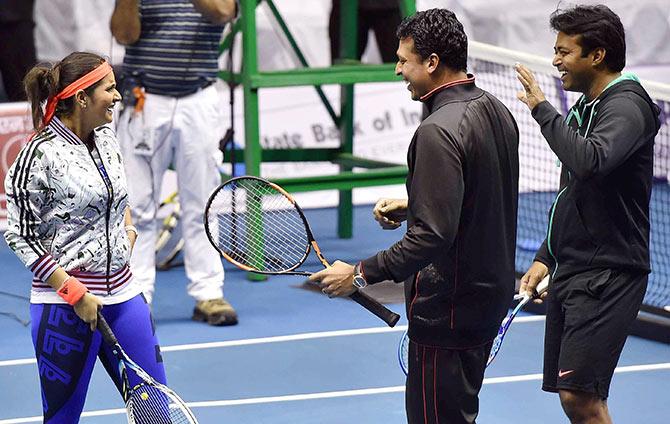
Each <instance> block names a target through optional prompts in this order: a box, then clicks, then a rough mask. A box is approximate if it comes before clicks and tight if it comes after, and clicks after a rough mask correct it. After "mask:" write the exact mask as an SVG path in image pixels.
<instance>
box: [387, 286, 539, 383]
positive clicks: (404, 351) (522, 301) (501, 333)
mask: <svg viewBox="0 0 670 424" xmlns="http://www.w3.org/2000/svg"><path fill="white" fill-rule="evenodd" d="M548 287H549V276H548V275H547V276H546V277H544V279H542V281H540V282H539V283H538V285H537V287H535V294H534V295H529V294H528V293H524V294H517V295H515V296H514V300H518V301H519V303H518V304H517V305H516V306H515V307H514V309H512V312H510V314H509V315H508V316H506V317H505V319H504V320H503V322H502V324H500V329H499V330H498V335H497V336H496V338H495V339H494V340H493V345H492V346H491V352H490V353H489V358H488V360H487V361H486V366H487V367H488V366H489V365H491V362H493V359H495V357H496V355H498V352H499V351H500V346H502V342H503V339H504V338H505V334H507V330H508V329H509V326H510V324H512V320H514V317H516V315H517V314H518V313H519V311H520V310H522V309H523V308H524V306H526V305H527V304H528V302H530V301H531V300H533V299H537V298H538V297H540V296H541V295H542V293H544V292H545V291H547V288H548ZM398 362H399V363H400V368H401V369H402V370H403V372H404V373H405V375H407V372H408V365H407V364H408V362H409V337H408V335H407V331H405V334H403V336H402V338H401V339H400V343H399V344H398Z"/></svg>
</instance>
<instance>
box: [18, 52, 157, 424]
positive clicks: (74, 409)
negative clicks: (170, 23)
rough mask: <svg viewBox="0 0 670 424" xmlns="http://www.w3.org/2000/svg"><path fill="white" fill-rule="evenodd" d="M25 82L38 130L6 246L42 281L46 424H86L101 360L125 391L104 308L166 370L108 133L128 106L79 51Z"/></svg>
mask: <svg viewBox="0 0 670 424" xmlns="http://www.w3.org/2000/svg"><path fill="white" fill-rule="evenodd" d="M24 84H25V88H26V94H27V97H28V100H29V101H30V102H31V104H32V117H33V124H34V126H35V130H36V133H35V134H34V135H33V137H32V139H31V140H30V141H29V142H28V144H27V145H26V146H25V147H24V148H23V149H22V150H21V152H20V153H19V155H18V157H17V158H16V161H15V162H14V163H13V164H12V166H11V168H10V170H9V173H8V174H7V177H6V179H5V191H6V193H7V211H8V216H7V221H8V229H7V231H6V232H5V239H6V240H7V244H8V245H9V247H10V248H11V249H12V250H13V251H14V253H15V254H16V255H17V256H18V257H19V259H20V260H21V261H22V262H23V263H24V264H25V265H26V267H28V268H29V269H30V270H31V271H32V273H33V279H32V290H31V296H30V314H31V318H32V337H33V343H34V345H35V353H36V358H37V366H38V370H39V375H40V383H41V387H42V405H43V410H44V422H45V423H59V424H60V423H76V422H78V421H79V416H80V414H81V411H82V409H83V407H84V399H85V397H86V391H87V388H88V383H89V380H90V377H91V373H92V371H93V366H94V364H95V360H96V357H97V356H99V357H100V358H101V361H102V362H103V365H104V366H105V368H106V369H107V372H108V373H109V375H110V376H111V377H112V379H113V380H114V382H115V383H116V385H117V387H121V382H120V381H119V375H118V369H117V367H116V366H115V365H112V364H116V363H117V362H116V361H115V360H114V357H113V354H112V352H111V351H110V350H109V348H108V347H107V346H106V344H105V343H102V341H101V336H100V333H99V332H98V331H96V324H97V313H98V310H100V311H101V313H102V315H103V316H104V317H105V319H106V321H107V322H108V323H109V324H110V326H111V327H112V329H113V331H114V333H115V334H116V336H117V338H118V339H119V341H120V343H121V344H122V345H123V346H124V349H125V350H126V351H127V352H128V354H129V355H130V356H131V357H132V358H133V359H134V360H135V361H136V362H137V363H138V364H139V365H140V366H141V367H142V368H144V369H145V370H146V371H147V372H149V373H150V374H151V375H152V376H153V377H154V378H156V379H157V380H158V381H160V382H165V371H164V369H163V364H162V360H161V358H160V349H159V347H158V341H157V339H156V336H155V334H154V332H153V328H152V324H151V317H150V312H149V308H148V306H147V304H146V302H145V301H144V298H143V296H142V294H141V289H140V288H139V287H138V286H137V285H136V284H134V283H133V281H132V274H131V272H130V269H129V267H128V263H129V259H130V254H131V251H132V246H133V244H134V243H135V238H136V237H137V232H136V230H135V228H134V227H133V226H132V223H131V221H130V211H129V208H128V201H127V200H128V194H127V190H126V177H125V174H124V168H123V162H122V158H121V154H120V152H119V146H118V143H117V140H116V135H115V134H114V132H113V131H112V130H111V129H110V128H109V127H108V126H106V124H109V123H110V122H112V116H113V109H114V106H115V105H116V103H117V102H119V101H120V100H121V96H120V95H119V92H118V91H117V90H116V82H115V79H114V73H113V72H112V68H111V66H109V64H108V63H107V62H106V61H105V60H104V59H103V58H102V57H100V56H98V55H95V54H92V53H81V52H77V53H72V54H70V55H69V56H67V57H66V58H64V59H63V60H62V61H61V62H59V63H57V64H56V65H54V66H53V67H45V66H40V65H38V66H35V67H34V68H33V69H31V70H30V71H29V72H28V74H27V75H26V77H25V79H24ZM44 101H46V107H45V110H44V112H43V111H42V107H41V105H42V103H43V102H44ZM130 374H131V375H129V378H130V379H131V380H133V379H135V378H136V377H135V376H134V375H133V374H132V372H131V373H130ZM130 383H131V384H135V383H136V382H134V381H130Z"/></svg>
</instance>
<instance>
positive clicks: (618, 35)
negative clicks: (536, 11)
mask: <svg viewBox="0 0 670 424" xmlns="http://www.w3.org/2000/svg"><path fill="white" fill-rule="evenodd" d="M549 23H550V25H551V27H552V28H553V29H554V30H556V31H560V32H563V33H565V34H567V35H570V36H575V35H579V36H580V37H579V40H578V42H579V43H580V45H581V46H582V57H585V56H586V55H588V54H589V53H591V52H592V51H593V50H595V49H596V48H598V47H601V48H603V49H605V65H606V66H607V67H608V68H609V69H610V71H613V72H619V71H621V70H622V69H623V67H624V66H625V65H626V34H625V31H624V28H623V25H622V24H621V19H619V16H617V14H616V13H614V12H612V10H611V9H610V8H609V7H607V6H605V5H602V4H599V5H595V6H589V5H580V6H575V7H573V8H571V9H567V10H556V11H554V13H552V14H551V18H550V19H549Z"/></svg>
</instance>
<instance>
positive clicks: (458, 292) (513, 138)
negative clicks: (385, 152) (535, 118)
mask: <svg viewBox="0 0 670 424" xmlns="http://www.w3.org/2000/svg"><path fill="white" fill-rule="evenodd" d="M397 35H398V38H399V39H400V42H399V48H398V51H397V55H398V63H397V65H396V73H397V74H398V75H402V77H403V79H404V80H405V81H406V82H407V83H408V84H407V88H408V90H409V91H410V92H411V95H412V98H413V99H414V100H420V101H421V102H423V103H424V105H425V106H426V109H427V111H428V114H427V116H426V117H425V119H424V121H423V122H422V123H421V125H420V126H419V127H418V129H417V130H416V133H415V134H414V137H413V139H412V142H411V144H410V146H409V151H408V155H407V162H408V166H409V174H408V176H407V181H406V188H407V194H408V199H407V200H404V199H403V200H401V199H381V200H380V201H379V202H377V204H376V205H375V208H374V211H373V213H374V215H375V218H376V219H377V221H379V223H380V224H381V225H382V227H383V228H389V229H393V228H398V227H399V226H400V223H401V221H404V220H405V219H406V220H407V232H406V234H405V235H404V237H403V238H402V240H400V241H399V242H397V243H396V244H394V245H393V246H391V247H390V248H389V249H387V250H384V251H381V252H379V253H377V254H376V255H375V256H372V257H370V258H368V259H365V260H363V261H361V262H359V263H358V264H357V265H356V266H351V265H348V264H346V263H344V262H340V261H338V262H336V263H335V264H333V267H332V268H330V269H327V270H324V271H321V272H319V273H316V274H314V275H313V276H312V277H311V280H312V281H320V283H321V287H322V288H323V291H324V293H326V294H328V295H330V296H345V295H349V294H351V293H353V291H354V290H356V288H357V287H358V288H360V287H364V286H365V285H367V284H374V283H377V282H380V281H384V280H394V281H396V282H402V281H405V297H406V309H407V317H408V320H409V337H410V340H411V342H410V346H409V364H408V365H409V375H408V379H407V391H406V410H407V418H408V421H409V422H410V423H426V422H430V423H434V422H441V423H452V424H453V423H456V424H458V423H474V422H475V418H476V416H477V413H478V409H479V403H478V394H479V390H480V388H481V385H482V381H483V377H484V369H485V366H486V360H487V358H488V355H489V351H490V349H491V344H492V341H493V339H494V338H495V336H496V334H497V331H498V327H499V326H500V322H501V320H502V318H503V317H504V316H505V313H506V311H507V309H508V307H509V305H510V302H511V300H512V295H513V291H514V255H515V244H516V219H517V197H518V176H519V165H518V141H519V134H518V129H517V126H516V122H515V121H514V118H513V117H512V115H511V114H510V112H509V110H508V109H507V108H506V107H505V106H504V105H503V104H502V103H501V102H500V101H498V100H497V99H496V98H494V97H493V96H492V95H491V94H489V93H487V92H486V91H483V90H481V89H480V88H478V87H477V86H476V85H475V77H474V76H473V75H470V74H467V73H466V66H467V37H466V35H465V33H464V32H463V26H462V25H461V23H460V22H459V21H458V20H457V19H456V16H455V15H454V14H453V13H452V12H450V11H447V10H444V9H431V10H427V11H424V12H419V13H417V14H415V15H414V16H412V17H409V18H407V19H406V20H404V21H403V22H402V23H401V25H400V26H399V28H398V31H397Z"/></svg>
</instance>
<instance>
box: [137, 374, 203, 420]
mask: <svg viewBox="0 0 670 424" xmlns="http://www.w3.org/2000/svg"><path fill="white" fill-rule="evenodd" d="M126 409H127V411H128V419H129V422H130V423H132V424H193V423H194V422H195V421H194V420H193V419H192V417H191V414H190V413H189V412H188V410H187V408H186V405H184V404H183V403H182V402H181V400H180V399H178V398H177V397H176V396H174V395H173V394H171V393H168V392H165V391H163V390H161V389H160V388H158V387H155V386H152V385H148V384H141V385H138V386H136V387H135V388H134V389H133V392H132V394H131V395H130V398H129V399H128V401H127V402H126Z"/></svg>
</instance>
